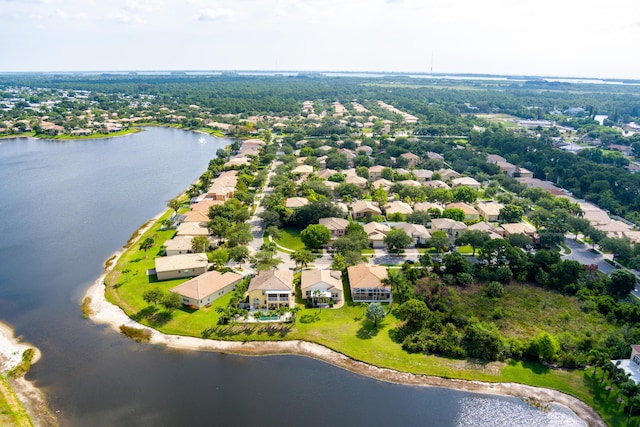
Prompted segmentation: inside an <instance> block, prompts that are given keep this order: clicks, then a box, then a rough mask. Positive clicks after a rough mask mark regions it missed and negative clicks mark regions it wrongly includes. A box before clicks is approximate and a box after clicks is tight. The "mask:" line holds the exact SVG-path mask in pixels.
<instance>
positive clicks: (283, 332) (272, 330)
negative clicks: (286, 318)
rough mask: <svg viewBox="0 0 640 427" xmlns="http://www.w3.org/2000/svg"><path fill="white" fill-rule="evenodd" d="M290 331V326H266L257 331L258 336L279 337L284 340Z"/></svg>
mask: <svg viewBox="0 0 640 427" xmlns="http://www.w3.org/2000/svg"><path fill="white" fill-rule="evenodd" d="M290 331H291V326H287V325H268V326H263V327H262V328H260V329H258V335H262V334H267V335H268V336H270V337H273V336H276V335H277V336H279V337H280V338H284V337H286V336H287V334H288V333H289V332H290Z"/></svg>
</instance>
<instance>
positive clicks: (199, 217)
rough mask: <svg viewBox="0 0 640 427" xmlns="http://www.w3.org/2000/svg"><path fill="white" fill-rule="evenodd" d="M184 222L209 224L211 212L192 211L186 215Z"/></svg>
mask: <svg viewBox="0 0 640 427" xmlns="http://www.w3.org/2000/svg"><path fill="white" fill-rule="evenodd" d="M182 222H183V223H184V222H209V212H208V211H203V210H195V211H194V210H191V211H189V212H187V213H186V214H184V219H183V220H182Z"/></svg>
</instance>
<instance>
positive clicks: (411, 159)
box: [400, 153, 420, 168]
mask: <svg viewBox="0 0 640 427" xmlns="http://www.w3.org/2000/svg"><path fill="white" fill-rule="evenodd" d="M400 157H402V158H403V159H407V163H408V164H409V167H410V168H415V167H416V165H417V164H418V163H419V162H420V156H417V155H415V154H413V153H402V154H400Z"/></svg>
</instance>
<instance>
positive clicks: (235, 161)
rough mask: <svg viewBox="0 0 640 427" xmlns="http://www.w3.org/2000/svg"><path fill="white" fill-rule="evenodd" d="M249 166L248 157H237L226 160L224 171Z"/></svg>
mask: <svg viewBox="0 0 640 427" xmlns="http://www.w3.org/2000/svg"><path fill="white" fill-rule="evenodd" d="M250 164H251V159H250V158H249V157H245V156H242V157H239V156H235V157H232V158H230V159H229V160H227V162H226V163H225V164H224V167H225V169H233V168H241V167H243V166H249V165H250Z"/></svg>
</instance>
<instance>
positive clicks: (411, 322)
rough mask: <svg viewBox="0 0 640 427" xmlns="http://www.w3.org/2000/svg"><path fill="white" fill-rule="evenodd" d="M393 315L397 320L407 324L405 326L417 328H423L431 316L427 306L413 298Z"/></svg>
mask: <svg viewBox="0 0 640 427" xmlns="http://www.w3.org/2000/svg"><path fill="white" fill-rule="evenodd" d="M394 313H396V316H397V317H398V319H400V320H404V321H405V322H407V326H411V327H417V328H421V327H423V326H425V325H426V323H427V320H429V317H430V315H431V312H430V311H429V308H428V307H427V304H425V302H424V301H421V300H417V299H415V298H412V299H410V300H408V301H406V302H404V303H402V304H401V305H400V306H399V307H398V309H397V311H396V312H394Z"/></svg>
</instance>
